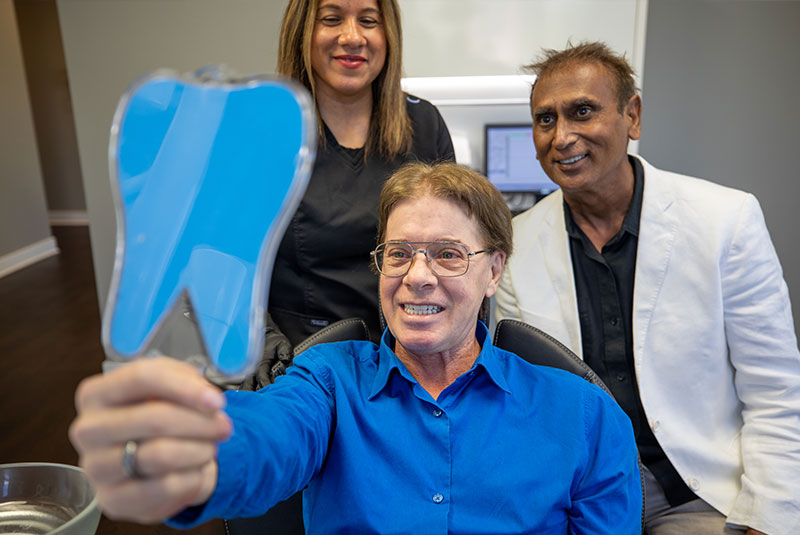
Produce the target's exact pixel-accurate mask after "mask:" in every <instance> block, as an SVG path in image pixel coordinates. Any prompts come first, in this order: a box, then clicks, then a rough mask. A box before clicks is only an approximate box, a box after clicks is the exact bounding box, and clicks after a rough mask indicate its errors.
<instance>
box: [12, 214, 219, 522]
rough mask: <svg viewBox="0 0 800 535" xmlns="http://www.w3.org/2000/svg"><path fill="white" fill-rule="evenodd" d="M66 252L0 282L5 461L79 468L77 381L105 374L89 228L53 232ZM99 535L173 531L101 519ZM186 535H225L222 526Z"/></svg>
mask: <svg viewBox="0 0 800 535" xmlns="http://www.w3.org/2000/svg"><path fill="white" fill-rule="evenodd" d="M53 234H54V236H55V237H56V240H57V241H58V246H59V248H60V249H61V253H60V254H59V255H58V256H54V257H51V258H48V259H46V260H43V261H41V262H39V263H37V264H34V265H32V266H30V267H27V268H25V269H23V270H20V271H17V272H16V273H12V274H11V275H8V276H6V277H3V278H0V430H2V433H0V463H12V462H30V461H46V462H56V463H66V464H77V461H78V456H77V454H76V453H75V450H74V449H73V448H72V445H71V444H70V442H69V439H68V438H67V428H68V427H69V424H70V422H71V421H72V419H73V418H74V417H75V408H74V404H73V395H74V392H75V387H76V386H77V384H78V382H79V381H80V380H81V379H82V378H84V377H86V376H88V375H92V374H95V373H98V372H99V371H100V365H101V362H102V361H103V359H104V355H103V350H102V347H101V345H100V318H99V310H98V305H97V295H96V290H95V281H94V271H93V268H92V260H91V248H90V246H89V231H88V229H87V228H86V227H54V229H53ZM97 533H98V534H99V535H154V534H159V535H160V534H166V533H175V530H173V529H171V528H167V527H166V526H163V525H162V526H139V525H136V524H129V523H124V522H112V521H110V520H108V519H106V518H105V517H103V519H102V520H101V522H100V526H99V527H98V530H97ZM182 533H189V534H197V535H200V534H202V535H211V534H215V535H221V534H223V533H224V529H223V527H222V523H221V522H218V521H214V522H210V523H208V524H206V525H205V526H202V527H200V528H196V529H194V530H189V531H185V532H182Z"/></svg>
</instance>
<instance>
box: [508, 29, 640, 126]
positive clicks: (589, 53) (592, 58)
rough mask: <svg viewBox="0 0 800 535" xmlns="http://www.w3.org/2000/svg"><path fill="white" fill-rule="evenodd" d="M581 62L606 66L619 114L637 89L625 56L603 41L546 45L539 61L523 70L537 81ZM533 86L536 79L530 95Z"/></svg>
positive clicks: (632, 71)
mask: <svg viewBox="0 0 800 535" xmlns="http://www.w3.org/2000/svg"><path fill="white" fill-rule="evenodd" d="M580 63H598V64H600V65H602V66H604V67H605V68H606V69H608V71H609V73H610V74H611V75H612V76H613V77H614V80H615V82H616V86H617V110H618V111H619V112H620V113H622V112H623V110H625V106H627V104H628V101H629V100H630V99H631V97H632V96H633V95H635V94H636V91H637V88H636V83H635V81H634V76H635V73H634V70H633V68H632V67H631V66H630V64H629V63H628V61H627V60H626V59H625V56H624V55H622V56H620V55H619V54H617V53H615V52H614V51H613V50H611V48H609V46H608V45H606V44H605V43H602V42H599V41H598V42H592V43H587V42H584V43H580V44H578V45H573V44H572V43H568V44H567V48H565V49H564V50H555V49H552V48H546V49H544V50H542V55H541V56H540V57H539V59H538V61H536V62H534V63H531V64H530V65H525V66H524V67H523V68H522V69H523V70H524V71H525V72H527V73H529V74H535V75H536V80H537V81H538V80H539V79H540V78H541V77H543V76H547V75H548V74H549V73H552V72H555V71H558V70H560V69H562V68H564V67H568V66H572V65H574V64H580ZM535 88H536V82H534V84H533V88H531V96H533V90H534V89H535Z"/></svg>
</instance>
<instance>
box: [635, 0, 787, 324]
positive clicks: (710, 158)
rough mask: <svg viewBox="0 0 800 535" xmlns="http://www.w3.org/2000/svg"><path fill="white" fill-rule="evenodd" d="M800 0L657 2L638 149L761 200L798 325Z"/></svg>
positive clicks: (651, 7) (650, 22) (649, 26)
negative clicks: (749, 193)
mask: <svg viewBox="0 0 800 535" xmlns="http://www.w3.org/2000/svg"><path fill="white" fill-rule="evenodd" d="M798 51H800V2H798V1H766V0H750V1H733V0H731V1H725V2H722V1H719V0H650V3H649V13H648V23H647V42H646V52H645V69H644V77H643V79H644V88H643V100H644V116H643V117H644V118H643V134H642V140H641V143H640V145H639V152H640V154H642V155H643V156H644V157H645V158H647V159H648V160H649V161H650V162H651V163H653V164H655V165H656V166H659V167H663V168H666V169H669V170H672V171H677V172H681V173H686V174H690V175H694V176H700V177H703V178H707V179H709V180H712V181H714V182H717V183H720V184H725V185H728V186H732V187H735V188H739V189H743V190H746V191H749V192H751V193H753V194H755V195H756V197H758V199H759V201H760V203H761V207H762V209H763V210H764V214H765V217H766V220H767V226H768V227H769V230H770V233H771V235H772V239H773V242H774V244H775V248H776V249H777V251H778V256H779V257H780V259H781V263H782V265H783V270H784V278H785V279H786V281H787V284H788V286H789V292H790V295H791V297H792V302H793V303H794V310H793V312H794V318H795V330H796V331H798V332H800V321H799V320H800V313H799V309H800V248H798V238H797V227H798V217H800V210H799V209H798V203H800V170H798V169H800V168H799V167H798V165H797V154H798V147H797V144H798V140H800V136H798V125H800V106H798V105H797V88H798V87H800V56H799V54H800V52H798Z"/></svg>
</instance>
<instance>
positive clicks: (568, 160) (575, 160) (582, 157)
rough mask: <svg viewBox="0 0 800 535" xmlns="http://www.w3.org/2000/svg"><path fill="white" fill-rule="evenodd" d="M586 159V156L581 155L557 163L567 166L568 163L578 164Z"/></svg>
mask: <svg viewBox="0 0 800 535" xmlns="http://www.w3.org/2000/svg"><path fill="white" fill-rule="evenodd" d="M584 158H586V155H585V154H581V155H579V156H575V157H573V158H567V159H566V160H556V162H558V163H564V164H566V163H575V162H578V161H580V160H583V159H584Z"/></svg>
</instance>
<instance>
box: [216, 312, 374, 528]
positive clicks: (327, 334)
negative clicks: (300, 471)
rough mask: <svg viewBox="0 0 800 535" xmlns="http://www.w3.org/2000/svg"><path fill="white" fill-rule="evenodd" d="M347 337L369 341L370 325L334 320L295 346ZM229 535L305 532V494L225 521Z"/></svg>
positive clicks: (300, 348) (299, 349) (300, 349)
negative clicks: (260, 512) (255, 514)
mask: <svg viewBox="0 0 800 535" xmlns="http://www.w3.org/2000/svg"><path fill="white" fill-rule="evenodd" d="M346 340H369V329H368V328H367V324H366V323H365V322H364V321H363V320H361V319H359V318H348V319H344V320H339V321H337V322H335V323H331V324H330V325H328V326H327V327H325V328H323V329H320V330H319V331H317V332H316V333H314V334H312V335H311V336H309V337H308V338H306V339H305V340H303V341H302V342H300V343H299V344H297V345H296V346H295V348H294V354H295V356H296V355H299V354H300V353H302V352H303V351H305V350H306V349H308V348H309V347H311V346H314V345H317V344H324V343H328V342H343V341H346ZM225 533H226V535H263V534H267V533H268V534H269V535H303V534H304V533H305V528H304V527H303V493H302V492H298V493H297V494H295V495H294V496H291V497H290V498H289V499H287V500H284V501H282V502H280V503H278V504H276V505H275V507H273V508H272V509H270V510H269V511H267V513H266V514H264V515H262V516H258V517H255V518H236V519H231V520H226V521H225Z"/></svg>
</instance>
